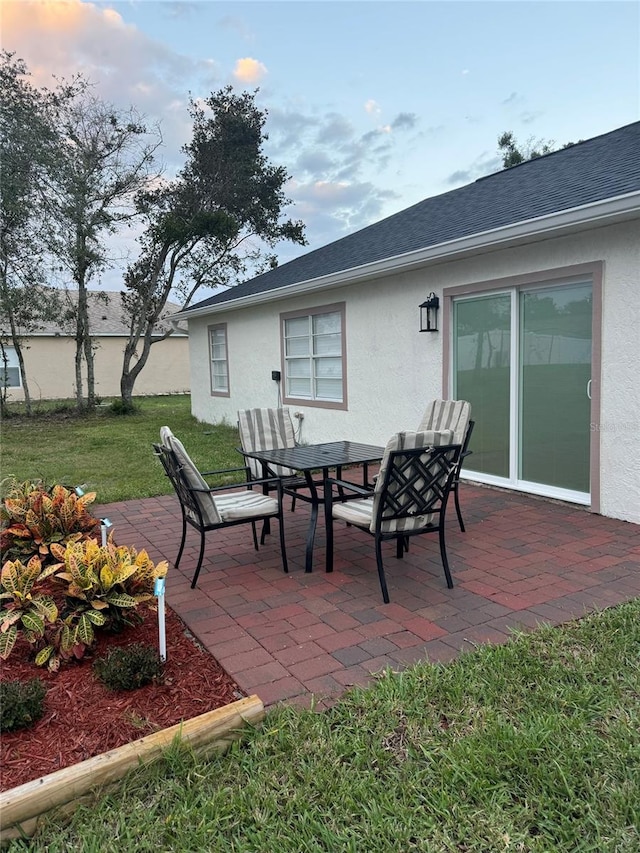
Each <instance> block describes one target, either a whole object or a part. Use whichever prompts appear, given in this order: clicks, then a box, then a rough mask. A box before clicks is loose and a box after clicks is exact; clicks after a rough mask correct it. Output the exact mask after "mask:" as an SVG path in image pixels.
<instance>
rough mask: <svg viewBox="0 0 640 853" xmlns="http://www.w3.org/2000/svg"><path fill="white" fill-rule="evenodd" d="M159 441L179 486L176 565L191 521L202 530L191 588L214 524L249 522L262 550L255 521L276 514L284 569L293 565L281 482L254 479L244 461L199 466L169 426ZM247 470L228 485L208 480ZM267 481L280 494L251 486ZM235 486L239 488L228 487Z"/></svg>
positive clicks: (170, 474)
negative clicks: (179, 529) (208, 467)
mask: <svg viewBox="0 0 640 853" xmlns="http://www.w3.org/2000/svg"><path fill="white" fill-rule="evenodd" d="M160 438H161V443H160V444H154V445H153V449H154V452H155V453H156V455H157V456H158V458H159V459H160V462H161V463H162V466H163V468H164V470H165V473H166V475H167V477H168V478H169V480H170V481H171V484H172V485H173V488H174V489H175V492H176V495H177V496H178V500H179V501H180V509H181V510H182V539H181V540H180V549H179V551H178V556H177V558H176V561H175V567H176V569H177V568H178V565H179V564H180V560H181V558H182V553H183V551H184V546H185V541H186V536H187V525H190V526H191V527H193V528H195V529H196V530H197V531H198V532H199V533H200V553H199V555H198V564H197V566H196V570H195V573H194V575H193V580H192V581H191V588H192V589H194V588H195V585H196V583H197V581H198V576H199V574H200V568H201V566H202V559H203V557H204V545H205V533H207V532H209V531H210V530H221V529H224V528H226V527H234V526H236V525H238V524H251V527H252V532H253V545H254V548H255V549H256V551H257V550H258V537H257V533H256V522H258V521H262V522H267V521H270V520H271V519H272V518H277V519H278V522H279V528H280V551H281V554H282V567H283V569H284V571H285V572H288V571H289V568H288V564H287V552H286V547H285V540H284V524H283V514H284V513H283V504H282V496H283V492H282V484H281V482H280V480H279V479H278V478H277V477H276V478H275V479H268V480H264V479H259V480H251V478H250V472H249V471H248V469H247V468H246V467H243V468H225V469H222V470H218V471H206V472H202V473H201V472H200V471H199V470H198V469H197V468H196V466H195V465H194V463H193V462H192V460H191V458H190V456H189V454H188V453H187V452H186V450H185V449H184V445H183V444H182V442H181V441H180V440H179V439H178V438H176V437H175V436H174V435H173V433H172V432H171V430H170V429H169V427H162V428H161V430H160ZM240 472H242V474H244V477H245V479H244V481H242V482H236V483H232V484H225V485H224V486H209V484H208V483H207V482H206V480H205V477H212V476H215V475H218V474H229V473H238V474H239V473H240ZM261 485H265V486H268V487H269V488H270V490H273V491H275V492H276V497H271V496H270V495H267V494H263V493H262V491H261V490H259V489H253V488H252V487H253V486H261ZM232 489H235V490H236V491H230V490H232ZM264 535H265V529H264V527H263V532H262V539H261V541H262V542H264Z"/></svg>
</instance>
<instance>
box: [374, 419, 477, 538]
mask: <svg viewBox="0 0 640 853" xmlns="http://www.w3.org/2000/svg"><path fill="white" fill-rule="evenodd" d="M453 438H454V434H453V430H451V429H449V430H425V431H421V432H399V433H396V434H395V435H393V436H392V437H391V438H390V439H389V441H388V442H387V446H386V447H385V451H384V456H383V458H382V462H381V464H380V473H379V475H378V478H377V480H376V485H375V489H374V494H373V508H372V515H371V525H370V530H371V532H372V533H375V532H376V531H379V532H381V533H396V532H398V533H400V532H403V531H406V532H411V531H418V530H422V529H424V528H426V527H429V526H430V525H432V524H433V523H434V520H435V519H436V514H437V513H439V512H440V511H441V510H443V509H444V507H445V506H446V502H447V498H448V495H449V489H450V488H451V484H452V482H453V478H454V476H455V471H456V465H457V462H458V458H459V456H460V444H458V443H455V442H454V441H453Z"/></svg>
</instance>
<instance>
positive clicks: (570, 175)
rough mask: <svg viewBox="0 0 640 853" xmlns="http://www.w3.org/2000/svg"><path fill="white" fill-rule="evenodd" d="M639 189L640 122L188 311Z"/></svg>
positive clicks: (443, 199) (430, 204) (411, 210)
mask: <svg viewBox="0 0 640 853" xmlns="http://www.w3.org/2000/svg"><path fill="white" fill-rule="evenodd" d="M638 191H640V122H635V123H633V124H629V125H627V126H625V127H622V128H619V129H617V130H613V131H611V132H610V133H605V134H603V135H602V136H597V137H595V138H593V139H588V140H585V141H583V142H579V143H577V144H575V145H573V146H571V147H569V148H563V149H561V150H559V151H554V152H552V153H551V154H546V155H545V156H543V157H539V158H537V159H535V160H528V161H526V162H525V163H521V164H520V165H519V166H514V167H512V168H511V169H506V170H504V171H502V172H497V173H495V174H493V175H488V176H486V177H484V178H480V179H478V180H477V181H475V182H474V183H472V184H467V185H466V186H464V187H460V188H458V189H455V190H451V191H450V192H447V193H444V194H442V195H438V196H432V197H431V198H427V199H424V200H423V201H421V202H418V203H417V204H414V205H413V206H412V207H408V208H406V209H405V210H401V211H400V212H398V213H395V214H393V215H392V216H389V217H387V218H386V219H382V220H380V221H379V222H376V223H374V224H373V225H369V226H367V227H366V228H363V229H361V230H360V231H356V232H354V233H353V234H349V235H348V236H346V237H342V238H341V239H340V240H336V241H335V242H333V243H329V244H328V245H326V246H323V247H321V248H319V249H315V250H314V251H312V252H308V253H306V254H304V255H301V256H300V257H299V258H295V259H294V260H292V261H289V262H288V263H286V264H283V265H282V266H280V267H276V269H274V270H269V272H266V273H263V274H262V275H259V276H257V277H256V278H253V279H250V280H249V281H246V282H243V283H242V284H239V285H237V286H235V287H233V288H231V289H230V290H226V291H224V292H223V293H218V294H216V295H214V296H212V297H209V298H208V299H205V300H203V301H202V302H199V303H197V304H195V305H192V306H191V307H190V308H189V309H187V310H186V312H185V313H188V312H189V311H190V310H191V311H192V310H195V309H201V308H204V307H207V306H209V305H211V306H213V305H217V304H220V303H224V302H229V301H232V300H234V299H239V298H241V297H244V296H253V295H256V294H258V293H264V292H268V291H271V290H276V289H278V288H280V287H285V286H287V285H291V284H296V283H297V282H302V281H308V280H310V279H314V278H319V277H321V276H325V275H330V274H331V273H337V272H341V271H346V270H349V269H353V268H355V267H359V266H362V265H364V264H370V263H374V262H375V261H382V260H384V259H386V258H391V257H395V256H397V255H402V254H405V253H407V252H412V251H417V250H419V249H426V248H428V247H431V246H437V245H438V244H440V243H444V242H447V241H450V240H456V239H460V238H463V237H469V236H471V235H473V234H478V233H482V232H484V231H489V230H492V229H494V228H500V227H504V226H507V225H515V224H516V223H519V222H525V221H527V220H530V219H535V218H537V217H540V216H545V215H549V214H553V213H559V212H561V211H565V210H570V209H572V208H576V207H581V206H583V205H588V204H591V203H593V202H597V201H603V200H605V199H608V198H615V197H616V196H620V195H624V194H626V193H632V192H638Z"/></svg>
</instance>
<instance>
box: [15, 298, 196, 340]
mask: <svg viewBox="0 0 640 853" xmlns="http://www.w3.org/2000/svg"><path fill="white" fill-rule="evenodd" d="M65 293H66V294H67V296H68V298H69V299H71V300H72V301H73V302H74V303H75V304H77V302H78V291H77V290H67V291H65ZM88 297H89V301H88V313H89V328H90V329H91V334H92V336H94V337H122V336H127V337H128V335H129V326H128V324H127V323H126V322H125V319H124V316H123V310H122V291H119V290H114V291H95V290H90V291H88ZM105 297H106V298H105ZM180 307H181V306H180V305H177V304H176V303H175V302H167V304H166V305H165V308H164V311H163V314H162V317H161V319H160V320H159V322H158V323H157V324H156V326H155V330H154V331H155V334H157V335H158V336H160V335H163V334H164V333H165V332H166V331H167V330H168V329H170V328H171V323H170V322H169V321H168V319H166V318H167V317H168V316H170V315H172V314H176V313H177V312H178V311H180ZM74 332H75V330H74V327H73V321H62V320H60V321H47V322H42V323H39V324H38V330H37V331H35V332H33V333H30V334H33V335H34V336H51V335H56V336H60V337H69V336H73V335H74ZM186 334H187V332H186V330H185V329H180V330H179V331H175V332H174V333H173V335H172V337H173V336H175V335H178V336H185V335H186Z"/></svg>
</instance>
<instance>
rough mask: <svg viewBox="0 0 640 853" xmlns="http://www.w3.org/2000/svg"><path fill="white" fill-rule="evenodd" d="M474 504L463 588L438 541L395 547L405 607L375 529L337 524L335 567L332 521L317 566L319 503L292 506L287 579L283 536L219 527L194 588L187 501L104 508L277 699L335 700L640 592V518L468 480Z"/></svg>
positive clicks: (460, 539)
mask: <svg viewBox="0 0 640 853" xmlns="http://www.w3.org/2000/svg"><path fill="white" fill-rule="evenodd" d="M461 502H462V505H463V514H464V518H465V523H466V527H467V532H466V533H461V532H460V530H459V529H458V526H457V521H456V519H455V513H454V512H453V511H451V512H450V513H449V517H448V521H447V545H448V553H449V561H450V564H451V570H452V574H453V578H454V584H455V586H454V588H453V589H452V590H449V589H447V587H446V583H445V580H444V575H443V571H442V567H441V563H440V554H439V548H438V538H437V535H433V534H431V535H426V536H421V537H415V538H413V539H412V540H411V548H410V551H409V553H408V554H406V555H405V557H404V559H402V560H397V559H396V557H395V546H394V545H393V543H389V544H387V546H385V550H384V555H385V569H386V573H387V582H388V585H389V593H390V596H391V603H390V604H383V602H382V596H381V593H380V586H379V583H378V575H377V571H376V567H375V557H374V553H373V539H372V538H371V537H369V536H367V535H366V534H364V533H362V532H359V531H357V530H354V529H353V528H347V527H343V526H340V525H339V526H337V528H336V539H335V547H336V551H335V553H336V559H335V563H334V566H335V568H334V571H333V573H332V574H326V573H325V571H324V553H325V552H324V531H323V529H322V517H321V518H320V519H319V526H318V534H317V538H316V549H315V557H314V571H313V573H312V574H305V572H304V546H305V538H306V529H307V523H308V518H309V516H308V512H309V508H308V505H306V504H303V505H301V504H300V503H299V504H298V505H297V507H296V511H295V513H290V512H287V515H286V520H285V529H286V538H287V549H288V555H289V574H288V575H285V574H284V572H283V571H282V565H281V562H280V552H279V548H278V536H277V530H274V531H273V533H272V535H271V536H269V537H267V541H266V543H265V545H264V546H262V547H261V548H260V551H259V552H258V553H256V552H255V551H254V549H253V545H252V541H251V532H250V528H249V526H248V525H242V526H239V527H235V528H231V529H229V530H226V531H215V532H213V533H209V534H208V535H207V546H206V552H205V559H204V562H203V567H202V571H201V574H200V578H199V581H198V588H197V589H195V590H192V589H191V588H190V582H191V577H192V575H193V571H194V569H195V562H196V558H197V550H198V549H197V543H198V535H197V534H196V532H195V531H193V530H191V529H190V530H189V531H188V533H187V546H186V549H185V554H184V556H183V558H182V563H181V565H180V569H179V570H175V569H174V568H173V560H174V559H175V557H176V554H177V550H178V545H179V542H180V533H181V517H180V507H179V504H178V500H177V498H176V497H175V496H173V495H171V496H166V497H158V498H148V499H144V500H138V501H127V502H122V503H115V504H109V505H104V506H101V507H98V508H96V512H97V513H98V514H99V515H100V516H101V517H105V516H106V517H108V518H109V519H110V520H111V521H112V522H113V525H114V531H115V533H114V535H115V539H116V541H117V543H118V544H126V545H133V546H134V547H136V548H137V549H138V550H140V549H142V548H146V549H147V551H148V552H149V555H150V556H151V558H152V559H153V560H156V561H157V560H161V559H166V560H168V561H169V566H170V570H169V573H168V576H167V594H166V601H167V604H168V605H169V606H170V607H171V608H172V609H173V610H174V611H175V612H176V613H177V614H178V615H179V616H180V617H181V618H182V620H183V621H184V622H185V623H186V625H187V627H188V628H189V629H190V630H191V631H192V632H193V634H194V635H195V636H196V637H197V638H198V640H199V641H200V642H201V643H202V644H203V645H204V646H205V647H206V648H207V649H209V651H210V652H211V653H212V654H213V655H214V657H215V658H216V659H217V660H218V661H219V662H220V663H221V664H222V666H223V667H224V668H225V669H226V671H227V672H228V673H229V674H230V675H231V676H233V678H234V679H235V680H236V681H237V683H238V684H239V686H240V687H241V688H242V690H243V691H245V692H246V693H247V694H253V693H257V694H258V696H260V698H261V699H262V701H263V702H264V704H265V706H268V705H271V704H273V703H275V702H279V701H295V702H298V703H303V704H305V705H309V704H310V703H311V702H312V701H313V702H314V703H315V705H316V707H323V706H324V705H328V704H331V702H332V701H334V700H335V698H337V697H338V696H339V695H340V694H341V693H342V692H343V691H344V690H345V689H347V688H348V687H349V686H350V685H354V684H361V685H364V684H367V683H368V682H369V681H370V680H371V678H372V675H373V674H375V673H376V672H379V671H380V670H382V669H384V668H386V667H391V668H393V669H401V668H402V667H404V666H406V665H408V664H411V663H413V662H415V661H417V660H419V659H424V658H428V659H430V660H434V661H448V660H451V659H452V658H453V657H455V656H456V655H458V654H460V653H462V652H464V651H465V650H469V649H472V648H474V647H475V646H477V645H478V644H479V643H487V642H492V643H501V642H504V641H506V640H507V639H508V637H509V635H510V633H511V632H512V631H513V630H514V629H529V628H532V627H535V626H536V625H537V624H539V623H548V624H558V623H561V622H566V621H568V620H571V619H574V618H576V617H580V616H583V615H584V614H585V613H588V612H590V611H593V610H597V609H602V608H605V607H608V606H610V605H614V604H618V603H620V602H622V601H626V600H629V599H631V598H634V597H636V596H638V595H640V527H639V526H638V525H635V524H629V523H626V522H622V521H615V520H612V519H608V518H603V517H601V516H597V515H593V514H591V513H589V512H588V511H587V510H586V509H583V508H580V507H575V506H571V505H567V504H560V503H557V502H551V501H546V500H542V499H537V498H532V497H528V496H523V495H518V494H513V493H508V492H502V491H498V490H495V489H489V488H481V487H477V486H471V485H463V486H462V488H461ZM450 509H451V510H452V508H450ZM276 525H277V523H276V524H275V525H274V527H275V526H276ZM312 697H313V698H312Z"/></svg>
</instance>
